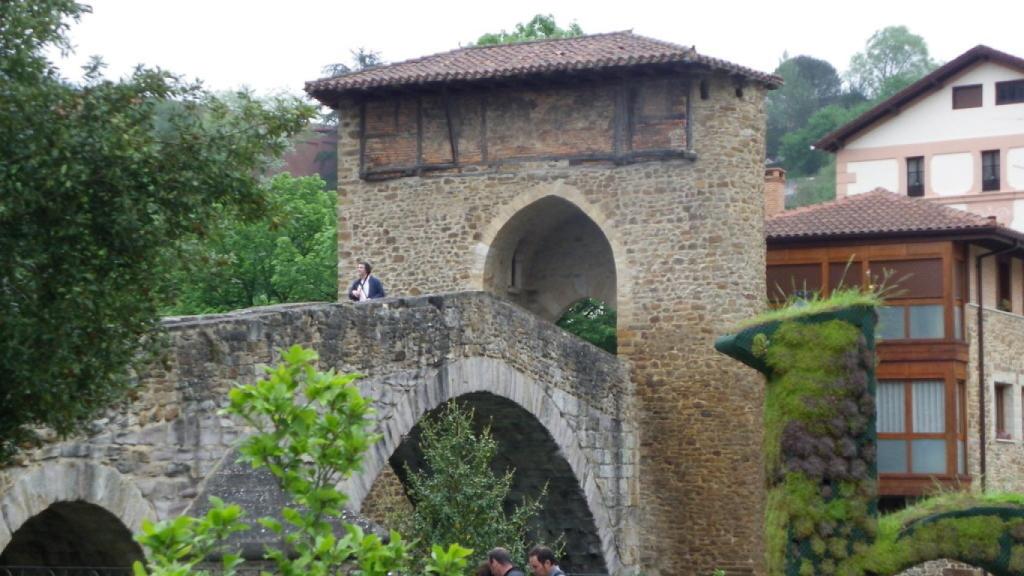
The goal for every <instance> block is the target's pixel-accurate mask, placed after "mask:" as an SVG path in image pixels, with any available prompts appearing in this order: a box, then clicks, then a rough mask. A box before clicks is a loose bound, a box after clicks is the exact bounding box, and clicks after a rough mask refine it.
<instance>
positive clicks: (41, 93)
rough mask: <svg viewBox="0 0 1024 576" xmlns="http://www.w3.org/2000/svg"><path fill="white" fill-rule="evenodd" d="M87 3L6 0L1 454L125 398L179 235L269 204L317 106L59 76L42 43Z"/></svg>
mask: <svg viewBox="0 0 1024 576" xmlns="http://www.w3.org/2000/svg"><path fill="white" fill-rule="evenodd" d="M87 11H88V8H87V7H85V6H83V5H81V4H78V3H76V2H74V1H73V0H37V1H34V2H2V3H0V22H3V25H0V157H2V158H3V159H4V161H3V162H2V163H0V191H2V192H0V194H2V195H0V372H2V373H3V374H4V378H3V382H2V384H0V460H3V459H6V458H8V457H10V456H11V454H12V453H13V452H14V451H15V450H16V448H17V447H18V446H19V445H21V444H23V443H25V442H27V441H30V440H32V439H33V438H34V437H35V435H34V432H33V429H34V428H36V427H38V426H46V427H49V428H51V429H53V430H55V431H56V432H57V433H60V434H67V433H70V432H73V431H75V430H76V429H78V428H79V427H80V426H81V425H82V424H83V423H85V422H87V421H88V420H89V419H90V418H91V417H92V416H93V415H94V414H95V413H97V411H99V410H101V409H103V408H106V407H109V405H110V404H111V403H112V402H114V401H116V400H117V399H118V398H119V397H120V396H121V395H122V394H123V392H124V390H125V389H126V387H127V386H128V385H129V383H130V378H129V373H130V370H129V365H130V364H131V363H132V362H133V361H134V360H139V359H140V358H141V353H142V352H144V351H145V350H147V349H153V348H154V347H155V343H154V339H152V338H148V339H147V338H144V337H145V336H147V335H149V334H150V333H151V332H152V330H153V328H154V327H155V326H156V323H157V320H158V313H157V312H158V307H159V306H160V305H161V304H162V303H164V302H166V301H167V299H168V296H167V294H166V292H167V287H168V286H169V282H168V275H169V273H170V271H171V270H173V268H174V267H173V266H172V265H171V264H170V262H171V261H173V260H174V259H176V258H177V257H179V254H178V248H179V247H180V242H181V241H182V240H184V239H186V238H189V237H193V236H195V235H197V234H198V235H202V234H203V233H204V232H205V231H206V230H208V229H209V227H210V225H211V222H212V219H214V218H217V217H219V216H220V215H221V214H223V211H224V210H230V211H235V212H236V213H238V214H240V215H254V214H257V213H259V212H260V211H261V210H263V209H264V208H265V206H266V198H265V191H264V189H263V188H262V187H261V186H260V185H259V178H260V174H261V172H262V171H263V169H264V166H265V165H266V163H267V161H268V159H269V158H271V157H273V156H275V155H279V154H280V153H281V152H282V151H283V148H284V146H285V143H286V138H287V137H288V136H290V135H292V134H294V133H296V132H297V131H299V130H300V129H301V128H302V126H303V125H304V124H305V123H306V122H307V121H308V119H309V118H310V117H311V116H312V114H313V109H312V107H310V106H308V105H305V104H302V103H301V102H299V101H298V100H295V99H292V98H275V99H272V100H267V101H260V100H257V99H255V98H253V97H252V96H251V95H250V94H248V93H245V92H241V93H239V94H237V95H236V96H235V97H234V98H232V99H230V100H226V99H223V98H218V97H216V96H213V95H211V94H209V93H207V92H205V91H203V90H202V89H201V87H200V86H198V85H196V84H188V83H185V82H183V81H182V80H180V79H179V78H178V77H176V76H174V75H172V74H170V73H168V72H165V71H162V70H159V69H147V68H142V67H140V68H138V69H136V70H135V71H134V72H133V73H132V74H131V75H130V76H128V77H126V78H124V79H121V80H118V81H112V80H107V79H104V78H103V77H102V75H101V69H102V64H101V63H100V62H98V61H94V62H93V63H91V64H90V65H89V66H88V67H87V69H86V71H85V76H84V80H83V81H82V83H79V84H76V83H72V82H69V81H67V80H65V79H63V78H61V76H60V75H59V73H58V71H57V70H56V69H55V67H54V66H53V64H52V63H51V62H49V61H48V60H47V59H46V56H45V52H46V50H47V49H48V48H49V47H59V48H62V49H67V47H68V43H67V39H66V36H65V33H66V30H67V26H68V24H67V23H68V22H73V21H76V20H78V19H79V18H80V16H81V15H82V14H84V13H86V12H87ZM146 341H149V342H150V344H149V345H147V344H146V343H145V342H146Z"/></svg>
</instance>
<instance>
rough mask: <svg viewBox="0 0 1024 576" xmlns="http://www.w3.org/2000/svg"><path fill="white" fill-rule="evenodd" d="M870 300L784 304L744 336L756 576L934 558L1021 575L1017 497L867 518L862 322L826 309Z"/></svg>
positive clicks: (869, 484)
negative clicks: (754, 374) (757, 529)
mask: <svg viewBox="0 0 1024 576" xmlns="http://www.w3.org/2000/svg"><path fill="white" fill-rule="evenodd" d="M878 290H881V291H882V292H883V293H884V291H885V290H886V288H879V289H878ZM880 296H881V295H880V293H879V292H878V291H872V292H869V293H863V292H861V291H860V290H853V289H851V290H847V291H839V292H838V293H837V296H836V299H835V300H833V301H831V302H829V301H828V300H827V299H826V300H820V299H818V300H815V301H812V302H811V304H809V305H808V304H806V303H801V304H800V305H797V304H796V303H795V302H794V303H791V305H790V306H789V307H788V309H784V310H781V311H777V312H774V313H772V314H771V315H769V316H768V317H762V322H763V323H762V324H761V326H760V328H752V329H753V330H760V331H759V332H757V333H756V334H755V335H754V336H753V337H752V338H750V339H749V340H744V341H747V342H749V346H750V347H751V350H752V353H753V354H754V356H755V357H758V358H764V360H765V368H764V371H765V372H766V374H767V375H768V376H769V382H768V394H767V398H766V400H765V417H764V421H765V440H764V441H765V444H764V452H765V462H766V477H767V479H768V493H767V502H766V504H767V505H766V511H765V543H766V548H767V564H768V573H769V574H772V575H781V574H785V575H786V576H798V575H807V576H812V575H818V574H837V575H843V576H864V575H867V574H874V575H880V576H884V575H892V574H897V573H899V572H901V571H903V570H906V569H907V568H910V567H913V566H916V565H918V564H921V563H923V562H927V561H930V560H937V559H942V558H948V559H953V560H959V561H962V562H966V563H968V564H971V565H973V566H978V567H981V568H984V569H985V570H987V571H988V572H990V573H992V574H996V575H998V576H1009V575H1010V574H1021V573H1024V572H1022V571H1024V495H1021V494H989V495H980V494H966V493H946V494H940V495H939V496H937V497H934V498H931V499H928V500H925V501H923V502H920V503H918V504H916V505H914V506H911V507H909V508H907V509H905V510H902V511H900V512H897V513H894V514H890V515H888V516H885V517H883V518H881V519H880V520H876V518H875V511H876V499H877V487H876V480H875V474H874V469H873V458H874V449H875V438H876V434H875V430H874V423H873V418H872V416H871V415H872V414H873V406H874V398H873V390H874V388H873V386H872V385H871V382H872V379H873V376H872V370H873V358H872V356H871V355H870V354H868V353H867V352H868V350H867V349H866V348H865V343H866V342H869V341H870V340H869V336H870V335H869V334H863V330H865V329H867V328H868V327H869V326H868V325H860V326H859V327H858V326H857V325H855V323H854V322H848V321H846V320H844V319H843V318H850V317H851V316H849V314H848V313H847V314H846V315H845V316H844V313H843V311H842V310H841V309H840V308H835V306H836V305H837V304H839V303H841V302H842V303H846V304H847V305H851V306H870V305H872V302H875V303H877V302H878V301H879V299H880ZM830 311H831V312H835V313H834V314H832V315H823V313H824V312H830ZM732 342H739V340H738V339H733V340H732Z"/></svg>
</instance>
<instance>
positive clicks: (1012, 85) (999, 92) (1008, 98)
mask: <svg viewBox="0 0 1024 576" xmlns="http://www.w3.org/2000/svg"><path fill="white" fill-rule="evenodd" d="M1021 102H1024V80H1010V81H1008V82H996V105H1001V104H1019V103H1021Z"/></svg>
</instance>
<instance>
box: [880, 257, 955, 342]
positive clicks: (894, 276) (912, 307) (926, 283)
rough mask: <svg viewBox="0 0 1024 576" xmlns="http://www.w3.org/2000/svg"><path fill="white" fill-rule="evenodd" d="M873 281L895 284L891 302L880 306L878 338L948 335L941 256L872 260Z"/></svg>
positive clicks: (931, 337) (920, 337)
mask: <svg viewBox="0 0 1024 576" xmlns="http://www.w3.org/2000/svg"><path fill="white" fill-rule="evenodd" d="M878 272H880V273H878ZM871 282H872V283H873V284H876V285H879V284H884V285H885V286H890V287H893V288H894V291H893V292H892V294H891V296H890V297H889V298H888V304H887V305H886V306H884V307H882V308H880V309H879V310H878V336H879V338H881V339H882V340H906V339H916V340H935V339H942V338H945V337H946V307H945V305H944V304H943V298H942V285H943V276H942V260H941V259H938V258H935V259H928V260H902V261H886V262H879V261H876V262H871Z"/></svg>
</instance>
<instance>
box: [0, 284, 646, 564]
mask: <svg viewBox="0 0 1024 576" xmlns="http://www.w3.org/2000/svg"><path fill="white" fill-rule="evenodd" d="M164 326H165V328H166V330H167V337H168V345H167V348H166V354H165V355H164V358H163V359H162V360H160V361H159V362H156V363H154V364H153V365H152V366H151V368H150V369H149V370H148V371H146V372H145V373H143V374H141V375H140V378H139V381H138V385H137V387H136V388H135V389H134V390H133V393H132V394H131V398H130V400H128V401H126V402H125V404H124V405H122V406H118V407H114V408H112V409H111V410H110V412H109V413H108V414H107V415H106V417H105V418H103V419H102V420H99V421H97V422H96V423H95V425H94V430H95V433H94V434H92V435H89V436H87V437H81V438H74V439H69V440H65V441H56V440H54V441H53V442H51V443H50V444H48V445H46V446H45V447H43V448H41V449H38V450H35V451H32V452H28V453H26V454H24V455H22V457H21V460H20V461H19V462H18V463H17V464H16V465H15V466H12V467H9V468H7V469H5V470H2V471H0V551H3V552H2V555H0V567H2V566H3V565H18V564H36V565H39V564H49V565H54V564H63V565H69V564H78V565H81V564H88V565H94V566H95V565H106V566H117V565H126V563H127V562H130V560H131V559H134V558H135V557H137V556H138V553H139V551H138V548H137V546H136V545H134V544H133V543H132V542H131V540H130V536H129V531H136V530H138V529H139V527H140V524H141V522H142V520H143V519H144V518H150V519H167V518H171V517H173V516H175V515H178V514H181V513H183V512H189V511H195V510H197V509H201V508H202V506H203V505H204V502H205V501H206V494H207V493H220V492H223V491H224V487H225V486H228V487H232V486H233V488H231V489H229V490H228V492H232V491H233V492H235V493H243V492H248V495H247V496H245V495H243V496H244V497H243V500H246V501H247V502H257V503H258V502H260V501H261V500H266V499H267V498H268V497H267V496H266V495H267V494H269V493H270V491H269V490H268V487H267V486H266V483H265V482H264V483H263V484H261V483H260V482H253V481H251V480H250V481H245V480H244V478H245V477H246V476H250V477H252V474H251V473H250V474H248V475H247V474H245V473H244V472H242V473H240V471H239V470H238V467H237V466H233V460H234V453H233V447H234V446H235V445H236V444H237V442H238V440H239V439H240V438H242V437H244V436H245V435H246V434H247V432H248V431H247V430H246V429H245V428H244V427H243V426H242V425H241V424H240V423H239V422H236V421H233V420H232V419H230V418H227V417H224V416H220V415H218V410H219V408H221V407H223V406H224V405H225V403H226V396H227V391H228V390H229V388H230V387H231V386H233V385H234V383H236V382H242V383H250V382H253V381H255V380H256V379H257V378H259V377H260V376H262V368H263V367H264V366H266V365H268V364H271V363H273V362H274V361H275V360H276V358H277V352H276V350H278V349H279V348H281V347H286V346H290V345H292V344H303V345H306V346H311V347H313V348H315V349H316V350H317V351H318V352H319V354H320V365H321V368H325V369H326V368H334V369H336V370H338V371H342V372H352V371H357V372H360V373H363V374H365V375H366V378H365V379H363V380H361V381H360V382H361V384H360V385H361V387H362V389H363V392H364V394H366V395H368V396H369V397H371V398H373V400H374V402H375V406H376V409H377V414H376V418H377V426H378V429H379V431H380V432H381V433H382V435H383V437H382V440H381V441H380V442H379V443H378V444H377V445H376V446H375V447H374V448H373V450H372V451H371V453H370V454H369V455H368V456H367V459H366V462H365V466H364V468H363V472H362V473H361V474H360V475H359V476H356V477H353V478H351V479H350V480H349V482H348V485H347V486H346V490H347V493H348V494H349V495H350V497H351V501H350V505H351V508H352V509H353V510H354V511H355V512H358V511H359V510H360V507H361V506H362V503H363V501H364V500H365V499H366V497H367V495H368V494H369V493H370V492H371V488H372V487H373V485H374V481H375V479H376V478H378V476H379V475H381V473H382V472H386V471H387V470H388V469H389V466H392V465H394V463H395V455H396V454H399V453H402V452H403V451H404V453H407V454H408V453H411V452H410V451H413V452H414V448H410V446H408V443H407V444H406V445H405V446H403V440H405V439H407V438H408V437H409V436H410V435H414V433H415V431H416V430H415V428H416V425H417V422H419V421H420V420H421V419H422V418H423V416H424V415H426V414H428V413H429V412H430V411H432V410H434V409H436V408H437V407H438V406H439V405H441V404H442V403H444V402H445V401H447V400H449V399H452V398H460V399H462V400H463V401H465V402H467V403H469V404H470V405H471V406H473V407H474V408H475V410H476V413H477V415H478V416H480V417H482V418H485V419H489V420H490V421H491V422H492V430H493V432H494V434H495V436H496V437H497V439H498V440H499V443H500V444H501V446H502V449H501V453H500V459H501V463H502V464H503V465H508V466H514V467H515V468H516V471H517V473H516V477H517V480H516V486H515V489H516V490H517V491H518V493H523V492H530V491H535V490H538V489H539V488H540V486H542V485H543V484H545V483H547V484H548V487H549V488H548V493H549V496H548V499H547V505H546V511H545V513H544V518H543V520H544V524H545V526H546V528H547V529H548V530H550V532H551V533H563V534H564V535H565V538H566V544H567V546H566V550H567V554H568V556H567V559H566V560H567V562H566V563H567V564H568V565H570V566H572V568H573V569H574V570H575V571H578V572H607V573H613V574H615V573H621V572H623V571H627V570H629V569H630V568H632V567H634V566H636V563H637V528H636V517H635V516H636V513H635V504H636V499H637V493H638V487H637V456H636V454H637V449H636V446H637V440H636V436H637V433H636V428H637V423H636V410H635V407H634V404H633V390H632V388H631V387H632V385H631V383H630V378H629V372H628V369H627V367H626V366H625V365H624V363H623V361H622V360H620V359H618V358H616V357H615V356H613V355H610V354H607V353H605V352H603V351H601V350H599V349H597V348H596V347H594V346H591V345H590V344H588V343H586V342H583V341H581V340H579V339H577V338H576V337H574V336H572V335H570V334H568V333H565V332H563V331H562V330H561V329H559V328H557V327H556V326H554V325H553V324H551V323H550V322H547V321H545V320H542V319H540V318H538V317H536V316H535V315H534V314H532V313H530V312H527V311H525V310H523V309H521V308H519V307H517V306H515V305H513V304H509V303H507V302H504V301H501V300H499V299H497V298H495V297H493V296H491V295H488V294H485V293H482V292H464V293H451V294H444V295H436V296H424V297H416V298H406V299H388V300H382V301H377V302H373V303H364V304H358V305H352V304H305V305H285V306H274V307H267V308H258V309H251V310H245V311H240V312H237V313H231V314H224V315H213V316H201V317H183V318H172V319H168V320H166V321H165V322H164ZM240 479H241V480H242V481H241V483H240V485H239V484H238V481H239V480H240ZM257 505H258V504H257ZM256 512H257V513H258V512H259V511H256ZM549 535H550V534H549ZM43 543H45V544H46V545H45V546H43V545H42V544H43ZM90 544H93V546H90ZM88 549H98V550H101V551H102V552H100V553H95V552H86V550H88Z"/></svg>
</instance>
